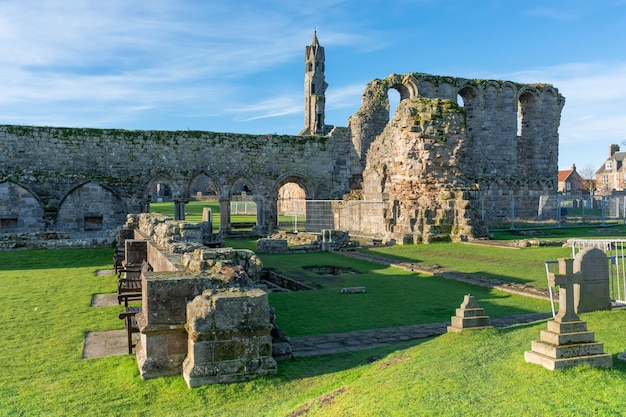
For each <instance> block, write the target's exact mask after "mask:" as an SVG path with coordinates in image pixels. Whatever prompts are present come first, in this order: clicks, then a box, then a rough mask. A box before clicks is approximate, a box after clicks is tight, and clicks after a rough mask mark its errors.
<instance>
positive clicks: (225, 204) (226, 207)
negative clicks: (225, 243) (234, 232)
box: [219, 198, 230, 236]
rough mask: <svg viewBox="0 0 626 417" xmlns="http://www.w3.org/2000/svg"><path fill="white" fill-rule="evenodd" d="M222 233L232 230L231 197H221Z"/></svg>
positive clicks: (225, 233)
mask: <svg viewBox="0 0 626 417" xmlns="http://www.w3.org/2000/svg"><path fill="white" fill-rule="evenodd" d="M219 202H220V235H222V236H225V235H227V234H228V233H229V232H230V198H220V199H219Z"/></svg>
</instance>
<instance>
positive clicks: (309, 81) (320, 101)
mask: <svg viewBox="0 0 626 417" xmlns="http://www.w3.org/2000/svg"><path fill="white" fill-rule="evenodd" d="M324 61H325V57H324V47H323V46H320V43H319V40H318V39H317V30H315V29H314V30H313V39H312V40H311V45H308V46H306V48H305V51H304V129H303V130H302V132H300V135H323V134H324V133H325V131H326V126H325V124H324V111H325V105H326V97H325V96H324V94H325V92H326V87H328V84H326V80H325V77H324Z"/></svg>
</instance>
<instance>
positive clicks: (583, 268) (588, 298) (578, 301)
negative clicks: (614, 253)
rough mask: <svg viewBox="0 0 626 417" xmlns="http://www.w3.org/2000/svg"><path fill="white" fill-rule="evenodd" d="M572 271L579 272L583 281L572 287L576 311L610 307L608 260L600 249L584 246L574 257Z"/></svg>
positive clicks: (581, 311)
mask: <svg viewBox="0 0 626 417" xmlns="http://www.w3.org/2000/svg"><path fill="white" fill-rule="evenodd" d="M574 272H581V273H582V275H583V282H582V283H581V284H580V285H577V286H575V287H574V307H575V309H576V312H577V313H586V312H589V311H597V310H610V309H611V296H610V292H609V261H608V258H607V256H606V254H605V253H604V251H602V250H601V249H598V248H586V249H583V250H581V251H580V252H578V254H576V257H575V258H574Z"/></svg>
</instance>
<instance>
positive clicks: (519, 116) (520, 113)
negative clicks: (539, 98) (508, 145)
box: [517, 102, 524, 138]
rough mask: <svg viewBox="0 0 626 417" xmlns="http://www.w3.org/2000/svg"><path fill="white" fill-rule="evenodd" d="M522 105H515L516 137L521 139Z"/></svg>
mask: <svg viewBox="0 0 626 417" xmlns="http://www.w3.org/2000/svg"><path fill="white" fill-rule="evenodd" d="M523 113H524V112H523V110H522V103H521V102H519V103H517V137H519V138H521V137H522V118H523Z"/></svg>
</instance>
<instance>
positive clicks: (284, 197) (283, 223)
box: [277, 182, 306, 232]
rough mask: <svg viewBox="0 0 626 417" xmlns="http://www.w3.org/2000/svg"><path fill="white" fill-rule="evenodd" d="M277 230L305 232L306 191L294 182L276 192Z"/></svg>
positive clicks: (286, 184) (284, 185)
mask: <svg viewBox="0 0 626 417" xmlns="http://www.w3.org/2000/svg"><path fill="white" fill-rule="evenodd" d="M277 208H278V228H279V229H282V230H288V231H291V232H298V231H303V230H305V224H306V191H305V189H304V188H303V187H302V186H300V185H299V184H298V183H295V182H288V183H285V184H283V186H282V187H280V188H279V190H278V201H277Z"/></svg>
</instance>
